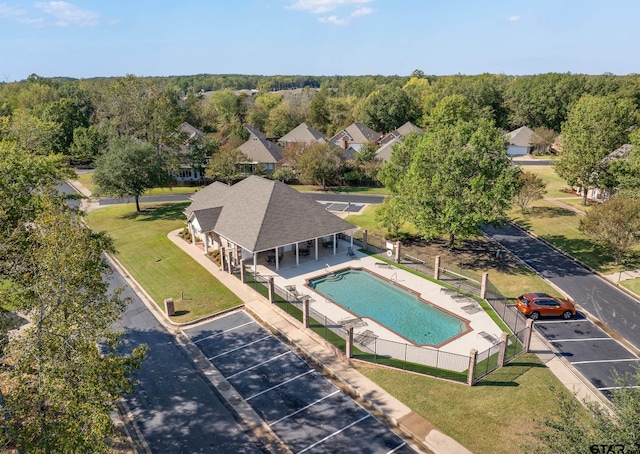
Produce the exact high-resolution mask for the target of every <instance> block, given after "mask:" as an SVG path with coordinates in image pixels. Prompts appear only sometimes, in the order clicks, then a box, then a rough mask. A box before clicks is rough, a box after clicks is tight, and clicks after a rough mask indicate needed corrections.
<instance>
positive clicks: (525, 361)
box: [475, 353, 546, 387]
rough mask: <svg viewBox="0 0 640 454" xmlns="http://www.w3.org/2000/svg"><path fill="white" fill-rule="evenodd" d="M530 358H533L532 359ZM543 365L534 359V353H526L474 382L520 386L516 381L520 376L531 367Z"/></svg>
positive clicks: (480, 384) (484, 384) (485, 384)
mask: <svg viewBox="0 0 640 454" xmlns="http://www.w3.org/2000/svg"><path fill="white" fill-rule="evenodd" d="M532 359H534V360H533V361H532ZM544 367H546V366H545V365H544V364H542V363H541V362H539V361H536V360H535V355H534V354H533V353H526V354H524V355H522V356H521V357H520V358H518V359H515V360H514V361H512V362H510V363H509V364H507V365H506V366H504V367H502V368H500V369H498V370H496V371H494V372H492V373H490V374H489V375H487V376H486V377H485V378H484V379H482V380H480V381H479V382H478V383H476V385H475V386H500V387H513V386H520V384H519V383H518V382H517V381H516V380H517V379H518V378H519V377H520V376H522V375H524V374H526V373H527V372H529V371H530V370H531V369H536V368H544Z"/></svg>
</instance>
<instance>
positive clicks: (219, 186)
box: [185, 175, 356, 270]
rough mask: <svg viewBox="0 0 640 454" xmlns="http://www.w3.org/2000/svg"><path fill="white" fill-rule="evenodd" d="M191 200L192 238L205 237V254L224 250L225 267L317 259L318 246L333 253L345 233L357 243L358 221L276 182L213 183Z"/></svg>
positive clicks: (187, 212) (258, 179)
mask: <svg viewBox="0 0 640 454" xmlns="http://www.w3.org/2000/svg"><path fill="white" fill-rule="evenodd" d="M191 200H192V203H191V205H189V207H188V208H187V209H186V210H185V215H186V216H187V224H188V228H189V232H190V233H191V237H192V241H193V242H194V244H195V243H196V241H197V240H198V239H199V240H200V241H202V243H203V246H204V251H205V253H207V252H208V251H209V249H211V248H213V249H217V250H220V251H221V254H222V256H223V257H224V266H225V269H227V270H230V269H232V268H233V267H234V266H237V265H238V264H239V262H240V260H244V261H245V262H247V263H249V264H251V263H252V264H253V266H254V270H255V269H256V267H257V264H258V260H260V261H261V263H263V262H264V263H267V264H271V265H272V266H275V269H276V270H278V269H279V267H280V264H281V263H282V262H283V261H288V262H289V263H292V262H294V261H295V264H296V265H298V264H299V262H300V259H301V257H308V258H313V259H314V260H318V259H319V256H320V251H319V247H323V248H324V249H325V250H326V249H329V250H330V251H332V253H333V255H335V254H336V253H337V250H338V239H339V235H340V234H345V233H348V234H349V236H350V237H351V246H353V236H352V234H353V231H354V230H355V229H356V227H355V226H354V225H352V224H350V223H348V222H347V221H345V220H343V219H341V218H340V217H338V216H336V215H334V214H333V213H331V212H329V211H327V210H326V209H325V208H324V207H323V206H322V205H321V204H319V203H318V202H316V201H315V200H313V199H312V198H311V197H309V196H308V195H307V194H303V193H300V192H298V191H296V190H295V189H292V188H291V187H289V186H287V185H286V184H284V183H282V182H280V181H277V180H268V179H265V178H262V177H259V176H256V175H252V176H249V177H248V178H246V179H244V180H242V181H240V182H238V183H236V184H234V185H233V186H227V185H225V184H223V183H220V182H214V183H212V184H210V185H209V186H207V187H205V188H203V189H201V190H200V191H198V192H196V193H195V194H193V195H192V196H191Z"/></svg>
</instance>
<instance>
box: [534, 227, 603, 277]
mask: <svg viewBox="0 0 640 454" xmlns="http://www.w3.org/2000/svg"><path fill="white" fill-rule="evenodd" d="M543 238H544V239H545V240H546V241H548V242H549V243H551V244H553V245H554V246H556V247H557V248H558V249H562V250H563V251H564V252H566V253H568V254H569V255H571V256H573V257H575V258H577V259H578V260H580V261H582V262H584V263H586V264H587V265H589V266H590V267H592V268H595V269H596V270H598V269H600V267H602V266H607V265H611V264H612V263H613V258H612V257H611V256H610V255H609V254H607V253H606V252H604V251H603V250H602V249H601V248H599V247H598V246H596V245H595V244H593V243H592V242H590V241H589V240H587V239H582V238H567V237H565V236H564V235H546V236H544V237H543Z"/></svg>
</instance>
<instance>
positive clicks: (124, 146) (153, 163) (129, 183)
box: [93, 136, 173, 211]
mask: <svg viewBox="0 0 640 454" xmlns="http://www.w3.org/2000/svg"><path fill="white" fill-rule="evenodd" d="M93 179H94V181H95V183H96V185H97V189H98V193H100V194H105V195H112V196H115V197H133V198H134V199H135V202H136V210H137V211H140V203H139V198H140V196H141V195H142V194H144V192H145V191H146V190H147V189H151V188H154V187H159V186H168V185H170V184H171V182H172V181H173V177H172V176H171V175H170V174H169V164H168V162H167V159H166V157H165V156H163V155H162V154H160V153H157V152H156V150H155V149H154V147H153V145H151V144H150V143H149V142H145V141H142V140H139V139H135V138H132V137H127V136H122V137H119V138H117V139H112V141H111V142H110V144H109V148H108V150H107V151H106V152H105V153H104V154H103V155H101V156H100V157H99V158H98V159H96V164H95V172H94V174H93Z"/></svg>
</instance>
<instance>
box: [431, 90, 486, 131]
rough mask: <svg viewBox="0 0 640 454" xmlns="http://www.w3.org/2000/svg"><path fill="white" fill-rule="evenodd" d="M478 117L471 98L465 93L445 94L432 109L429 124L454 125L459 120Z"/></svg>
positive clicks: (465, 120)
mask: <svg viewBox="0 0 640 454" xmlns="http://www.w3.org/2000/svg"><path fill="white" fill-rule="evenodd" d="M475 118H476V115H475V113H474V112H473V109H472V107H471V103H470V102H469V100H468V99H467V98H466V97H465V96H463V95H451V96H445V97H444V98H442V99H441V100H440V101H438V103H437V104H436V105H435V106H434V108H433V109H432V110H431V112H430V114H429V116H428V118H427V123H428V124H429V125H454V124H456V123H457V122H459V121H463V122H470V121H473V120H474V119H475Z"/></svg>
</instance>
